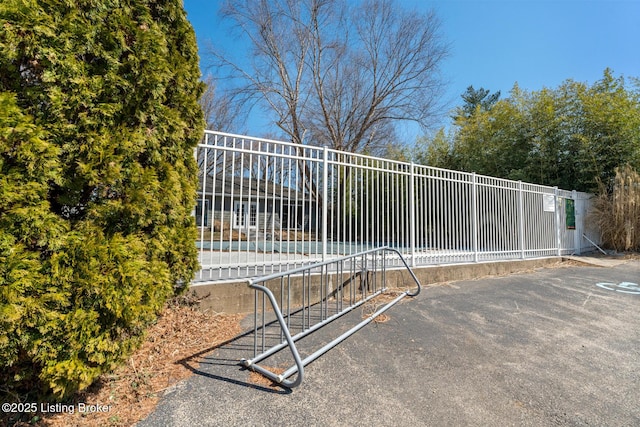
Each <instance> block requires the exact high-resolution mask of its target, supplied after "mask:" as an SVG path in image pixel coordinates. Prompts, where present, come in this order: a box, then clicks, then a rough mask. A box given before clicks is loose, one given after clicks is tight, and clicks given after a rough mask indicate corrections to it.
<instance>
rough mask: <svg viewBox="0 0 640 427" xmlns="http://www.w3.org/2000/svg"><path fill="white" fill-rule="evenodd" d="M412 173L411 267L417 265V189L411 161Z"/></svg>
mask: <svg viewBox="0 0 640 427" xmlns="http://www.w3.org/2000/svg"><path fill="white" fill-rule="evenodd" d="M410 167H411V174H410V176H409V179H410V180H411V181H409V208H410V209H411V210H410V211H409V215H410V223H409V232H410V233H411V236H410V239H411V267H415V266H416V191H415V177H416V175H415V164H414V163H413V162H411V165H410Z"/></svg>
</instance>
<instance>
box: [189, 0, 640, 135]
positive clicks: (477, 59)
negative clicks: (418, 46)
mask: <svg viewBox="0 0 640 427" xmlns="http://www.w3.org/2000/svg"><path fill="white" fill-rule="evenodd" d="M398 3H400V4H401V5H402V6H403V7H406V8H408V9H416V10H418V11H420V10H423V11H427V10H429V9H434V10H435V11H436V13H437V15H438V17H439V19H440V20H441V23H442V28H441V33H442V35H443V37H444V38H445V40H446V41H448V42H449V43H450V46H451V53H450V56H449V57H448V58H447V59H446V60H445V61H444V62H443V63H442V73H443V77H444V78H445V79H446V80H447V81H448V85H447V90H446V93H445V95H444V98H443V101H445V102H448V106H449V108H450V109H451V108H454V107H455V106H456V105H459V104H460V101H461V100H460V95H461V94H462V93H463V92H464V91H465V89H466V88H467V86H469V85H473V86H474V87H475V88H476V89H478V88H480V87H483V88H485V89H489V90H491V91H492V92H495V91H497V90H500V91H501V92H502V96H503V97H504V96H507V95H508V92H509V90H510V89H511V88H512V87H513V85H514V83H515V82H518V85H519V86H520V88H522V89H525V90H530V91H531V90H539V89H542V88H543V87H549V88H555V87H557V86H558V85H560V84H561V83H562V82H563V81H564V80H566V79H573V80H576V81H583V82H587V83H590V84H591V83H593V82H595V81H596V80H598V79H600V78H601V77H602V72H603V71H604V69H605V68H607V67H609V68H611V69H613V71H614V74H615V75H616V76H620V75H624V76H625V77H640V0H597V1H596V0H593V1H591V0H552V1H546V0H538V1H534V0H476V1H472V0H440V1H428V0H423V1H420V0H404V1H398ZM219 4H220V2H219V1H215V0H214V1H212V0H184V7H185V9H186V11H187V17H188V18H189V20H190V21H191V24H192V25H193V27H194V29H195V32H196V37H197V40H198V44H199V46H200V56H201V60H202V62H203V63H204V62H206V59H207V58H206V57H207V55H206V46H207V45H208V44H211V43H213V44H218V45H221V47H222V48H223V49H225V50H230V51H234V50H235V51H237V49H238V48H240V49H241V48H242V47H241V46H238V41H237V40H235V39H234V38H231V37H227V36H226V35H225V34H226V28H225V27H226V23H225V22H222V21H221V19H220V17H219V15H218V7H219ZM442 113H443V117H442V120H441V122H440V124H441V125H443V126H445V125H447V124H448V122H449V120H448V118H447V117H448V111H443V112H442ZM246 127H247V130H248V131H249V132H251V133H253V134H255V135H260V134H263V133H265V132H269V131H270V130H273V129H272V128H271V127H270V126H269V125H268V124H267V123H264V120H255V121H254V122H253V123H252V122H250V121H249V122H247V126H246ZM229 131H232V132H233V131H234V130H229ZM403 132H404V134H403V135H401V137H402V138H403V139H404V138H406V139H409V140H411V139H415V137H416V136H417V135H419V134H421V132H419V130H417V129H415V128H412V127H408V128H406V129H404V131H403ZM406 142H412V141H406Z"/></svg>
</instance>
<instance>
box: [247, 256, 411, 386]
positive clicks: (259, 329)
mask: <svg viewBox="0 0 640 427" xmlns="http://www.w3.org/2000/svg"><path fill="white" fill-rule="evenodd" d="M385 252H393V253H395V254H397V256H398V258H399V259H400V260H401V261H402V264H403V265H404V267H405V268H406V269H407V270H408V271H409V273H410V275H411V277H412V279H413V281H414V282H415V284H416V285H417V286H416V288H415V290H413V291H409V290H406V291H403V292H401V293H400V294H399V295H398V296H397V297H396V298H394V299H393V300H392V301H390V302H388V303H387V304H385V305H384V306H383V307H381V308H379V309H378V310H376V311H375V313H373V314H372V315H370V316H369V317H367V318H366V319H365V320H363V321H362V322H360V323H358V324H357V325H355V326H354V327H352V328H351V329H349V330H348V331H347V332H345V333H343V334H342V335H340V336H339V337H337V338H335V339H334V340H332V341H331V342H329V343H328V344H326V345H324V346H323V347H322V348H320V349H318V350H317V351H315V352H313V353H312V354H310V355H309V356H307V357H305V358H304V359H303V358H301V356H300V353H299V351H298V348H297V346H296V341H298V340H299V339H301V338H303V337H305V336H307V335H309V334H311V333H312V332H314V331H317V330H318V329H320V328H321V327H323V326H325V325H327V324H329V323H330V322H332V321H334V320H336V319H337V318H339V317H341V316H343V315H345V314H347V313H349V312H351V311H353V309H355V308H357V307H359V306H360V305H362V304H364V303H366V302H367V301H370V300H371V299H373V298H375V297H376V296H378V295H380V294H381V293H383V292H384V291H386V286H385V282H386V271H387V269H388V265H387V258H386V257H385V256H384V255H385ZM358 261H360V265H358ZM345 266H346V267H347V268H346V269H345ZM370 268H373V271H372V270H370ZM312 270H320V271H319V274H315V275H313V274H312ZM378 272H380V273H381V274H382V280H381V282H382V283H381V286H378V283H377V273H378ZM345 274H346V275H347V276H346V277H347V278H348V280H347V281H341V279H343V278H344V277H345ZM312 277H313V278H316V279H318V281H319V285H318V286H317V287H316V288H314V290H315V291H316V292H315V294H318V296H319V297H318V298H317V300H316V299H314V298H313V296H312V293H313V292H312ZM333 277H335V279H336V287H335V288H333V287H332V286H331V285H332V284H333ZM356 278H358V280H357V281H356V280H355V279H356ZM277 279H280V292H279V294H280V295H279V296H280V304H278V297H276V295H275V294H274V292H273V291H272V290H271V289H269V288H268V287H267V286H266V285H265V284H266V283H267V282H269V281H273V280H277ZM285 279H286V280H285ZM292 279H293V280H292ZM292 282H293V283H292ZM297 284H301V301H300V302H297V301H292V288H293V287H295V286H296V285H297ZM356 284H357V285H359V289H356V287H355V285H356ZM249 287H251V288H252V289H254V290H255V291H256V293H255V310H254V357H253V358H252V359H242V361H241V363H242V364H243V365H244V366H245V367H247V368H249V369H251V370H253V371H256V372H258V373H260V374H262V375H264V376H265V377H267V378H269V379H270V380H272V381H274V382H275V383H278V384H280V385H283V386H285V387H288V388H294V387H297V386H298V385H300V384H301V383H302V380H303V378H304V367H305V366H306V365H308V364H309V363H311V362H313V361H314V360H316V359H317V358H318V357H320V356H322V355H323V354H324V353H326V352H327V351H329V350H331V349H332V348H333V347H335V346H336V345H338V344H339V343H341V342H342V341H344V340H345V339H347V338H348V337H350V336H351V335H353V334H354V333H356V332H357V331H359V330H360V329H362V328H363V327H364V326H366V325H367V324H369V323H370V322H372V321H373V320H375V319H376V317H378V316H380V315H381V314H382V313H384V312H385V311H387V310H388V309H389V308H391V307H393V306H394V305H395V304H397V303H398V302H399V301H400V300H401V299H402V298H404V297H405V296H410V297H415V296H417V295H418V294H419V293H420V290H421V289H422V287H421V285H420V281H419V280H418V278H417V277H416V275H415V274H414V272H413V271H412V270H411V268H410V267H409V264H408V263H407V262H406V260H405V259H404V257H403V256H402V254H401V253H400V251H398V250H396V249H394V248H389V247H381V248H375V249H370V250H367V251H363V252H359V253H357V254H353V255H349V256H345V257H341V258H336V259H332V260H329V261H325V262H321V263H317V264H313V265H309V266H304V267H300V268H296V269H293V270H289V271H286V272H282V273H277V274H272V275H269V276H264V277H260V278H256V279H250V280H249ZM297 287H298V288H300V286H297ZM371 287H372V288H373V289H370V288H371ZM345 291H346V292H348V295H345ZM259 292H260V293H262V295H263V298H262V310H261V311H260V310H259V309H258V293H259ZM285 294H286V295H287V300H286V301H285V299H284V296H285ZM265 297H266V298H267V300H268V301H269V304H270V306H271V309H272V310H273V313H274V314H275V317H276V319H275V321H269V322H268V321H267V320H266V312H267V308H266V301H265ZM345 300H347V301H348V303H347V304H344V302H345ZM330 304H331V305H335V308H333V307H332V308H331V309H329V306H330ZM298 305H299V306H298ZM293 306H295V308H294V309H293V310H292V307H293ZM314 310H315V311H314ZM259 311H260V312H261V313H260V314H261V317H262V322H261V324H260V325H259V323H258V317H259V316H258V314H259ZM318 316H319V319H320V320H319V321H318V322H316V323H313V324H312V322H313V320H315V319H317V317H318ZM296 322H301V327H300V332H298V333H296V334H294V335H292V333H291V332H292V330H293V329H295V328H296V326H300V325H297V324H296ZM274 324H275V325H276V326H278V327H279V331H280V335H279V339H278V343H277V344H275V345H271V346H270V347H269V346H267V345H266V341H268V339H269V338H268V337H269V334H268V332H267V328H269V327H270V326H273V325H274ZM259 335H260V336H261V339H262V342H261V344H262V345H261V347H262V351H261V353H260V354H258V337H259ZM272 335H273V334H272ZM276 339H277V338H276ZM271 340H273V337H271ZM267 347H268V348H267ZM285 347H289V350H290V351H291V355H292V357H293V360H294V362H295V364H294V365H293V366H292V367H290V368H289V369H287V370H286V371H284V372H283V373H281V374H276V373H274V372H273V371H271V370H269V369H267V368H265V367H263V366H260V365H258V363H259V362H261V361H262V360H264V359H266V358H267V357H269V356H271V355H273V354H275V353H277V352H279V351H280V350H282V349H284V348H285ZM296 373H297V374H298V375H297V376H296V378H295V379H294V380H288V378H289V377H290V376H292V375H294V374H296Z"/></svg>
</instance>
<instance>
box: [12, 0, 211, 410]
mask: <svg viewBox="0 0 640 427" xmlns="http://www.w3.org/2000/svg"><path fill="white" fill-rule="evenodd" d="M199 77H200V74H199V68H198V55H197V46H196V42H195V35H194V33H193V29H192V28H191V26H190V24H189V22H188V21H187V19H186V16H185V12H184V9H183V7H182V1H181V0H128V1H125V0H78V1H65V0H38V1H35V0H3V1H2V3H1V4H0V366H2V370H0V372H1V373H0V382H2V383H3V384H6V387H5V389H6V390H8V391H11V392H19V391H20V390H24V389H32V390H33V389H36V390H39V392H41V393H53V394H54V395H55V396H57V397H65V396H68V395H69V394H71V393H73V392H75V391H76V390H78V389H82V388H84V387H86V386H88V385H89V384H91V383H92V382H93V381H94V380H95V379H96V378H97V377H98V376H99V375H100V374H101V373H103V372H105V371H108V370H110V369H112V368H113V367H114V366H115V365H117V364H118V363H120V362H121V361H122V360H123V359H124V358H125V357H126V356H127V355H129V354H130V352H131V351H132V350H133V349H134V348H135V346H136V345H137V344H138V343H139V341H140V337H141V335H142V333H143V331H144V330H145V328H146V326H147V325H148V324H149V323H150V322H151V321H153V320H154V318H155V316H156V314H157V313H158V311H159V310H160V309H161V308H162V306H163V304H164V302H165V300H166V299H167V298H168V297H170V296H171V295H172V294H173V293H175V292H179V291H180V290H181V289H182V288H184V287H185V286H186V285H187V284H188V283H189V281H190V280H191V278H192V276H193V273H194V271H195V269H196V267H197V253H196V249H195V245H194V241H195V237H196V232H195V225H194V222H193V219H192V217H191V210H192V208H193V204H194V200H195V185H196V174H197V169H196V165H195V160H194V158H193V149H194V147H195V146H196V144H197V142H198V141H199V139H200V137H201V134H202V131H203V128H204V121H203V118H202V112H201V109H200V107H199V106H198V98H199V96H200V94H201V92H202V90H203V88H202V83H200V81H199Z"/></svg>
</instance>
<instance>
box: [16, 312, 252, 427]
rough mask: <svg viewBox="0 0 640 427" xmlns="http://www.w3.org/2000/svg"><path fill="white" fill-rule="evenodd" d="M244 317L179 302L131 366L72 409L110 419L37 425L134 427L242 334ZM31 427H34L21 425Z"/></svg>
mask: <svg viewBox="0 0 640 427" xmlns="http://www.w3.org/2000/svg"><path fill="white" fill-rule="evenodd" d="M242 317H243V315H238V314H235V315H228V314H219V313H206V312H202V311H199V310H198V309H197V308H196V307H194V306H193V305H183V304H177V303H175V302H173V303H172V304H170V305H168V306H167V307H166V309H165V310H164V312H163V313H162V315H161V316H160V317H159V318H158V321H157V323H156V324H155V325H153V326H152V327H151V328H150V329H149V330H148V331H147V335H146V340H145V342H144V343H143V345H142V346H141V347H140V348H139V349H138V350H137V351H136V352H135V353H134V354H133V355H132V356H131V358H130V359H129V360H128V362H127V363H126V364H125V365H123V366H121V367H119V368H117V369H116V370H115V371H113V372H112V373H110V374H107V375H103V376H102V377H101V378H100V379H99V381H98V382H97V383H96V384H94V385H93V386H92V387H90V388H89V389H88V390H86V391H84V392H82V393H81V394H79V395H78V396H77V397H76V398H75V399H74V402H73V403H72V405H74V406H75V408H77V407H78V403H80V402H81V403H84V404H87V405H95V404H99V405H109V406H110V409H109V411H108V412H104V413H94V414H80V413H78V412H77V411H76V412H75V413H74V414H70V413H61V414H45V415H44V417H43V418H42V419H40V420H39V421H38V422H37V423H36V425H39V426H52V427H63V426H64V427H68V426H83V427H93V426H95V427H98V426H100V427H102V426H131V425H133V424H135V423H136V422H137V421H139V420H141V419H143V418H145V417H146V416H147V415H148V414H150V413H151V412H152V411H153V409H154V408H155V406H156V404H157V403H158V401H159V399H160V397H162V395H163V392H164V391H165V390H167V389H169V388H171V387H172V386H174V385H175V384H176V383H177V382H178V381H180V380H182V379H184V378H186V377H188V376H190V375H191V373H192V372H191V370H190V369H189V368H188V367H187V364H186V363H183V362H184V361H185V360H188V361H189V364H191V365H192V364H193V363H197V362H198V361H199V360H200V358H201V355H202V354H203V353H205V354H206V353H208V352H209V351H210V350H212V349H213V348H215V347H216V346H219V345H220V344H222V343H224V342H226V341H228V340H230V339H232V338H233V337H235V336H237V335H238V334H239V333H240V332H241V328H240V321H241V319H242ZM16 425H24V426H26V425H31V424H26V423H25V424H16Z"/></svg>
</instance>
